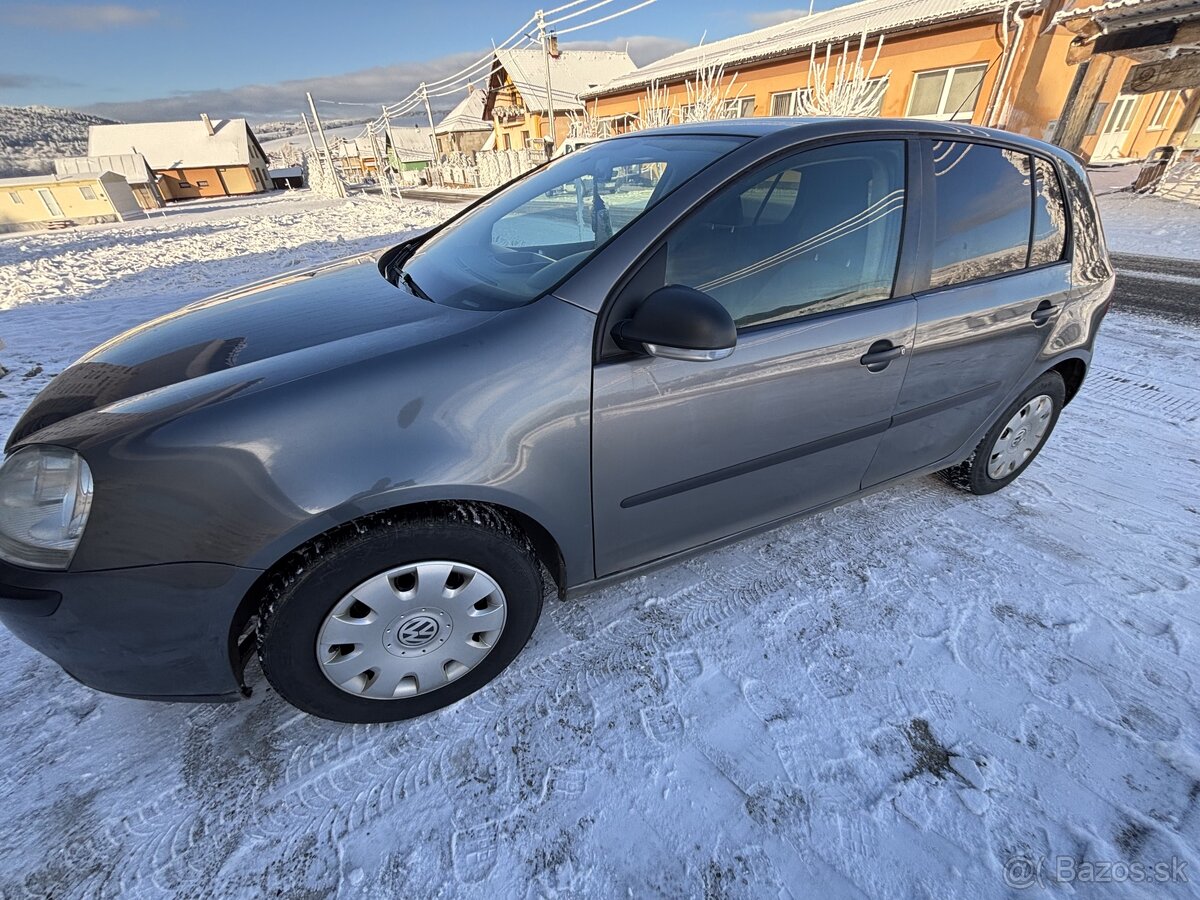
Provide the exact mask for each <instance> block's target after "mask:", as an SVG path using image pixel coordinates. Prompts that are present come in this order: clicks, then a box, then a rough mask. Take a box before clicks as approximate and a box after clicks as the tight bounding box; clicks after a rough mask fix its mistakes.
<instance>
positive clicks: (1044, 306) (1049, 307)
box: [1029, 300, 1058, 325]
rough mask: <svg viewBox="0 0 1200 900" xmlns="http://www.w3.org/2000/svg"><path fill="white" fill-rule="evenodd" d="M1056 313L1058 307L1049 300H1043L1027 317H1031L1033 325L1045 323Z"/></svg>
mask: <svg viewBox="0 0 1200 900" xmlns="http://www.w3.org/2000/svg"><path fill="white" fill-rule="evenodd" d="M1057 315H1058V307H1057V306H1055V305H1054V304H1053V303H1051V302H1050V301H1049V300H1043V301H1042V302H1041V303H1039V304H1038V306H1037V309H1035V310H1034V311H1033V312H1032V313H1030V314H1029V318H1031V319H1033V324H1034V325H1045V324H1046V323H1047V322H1049V321H1050V320H1051V319H1053V318H1054V317H1055V316H1057Z"/></svg>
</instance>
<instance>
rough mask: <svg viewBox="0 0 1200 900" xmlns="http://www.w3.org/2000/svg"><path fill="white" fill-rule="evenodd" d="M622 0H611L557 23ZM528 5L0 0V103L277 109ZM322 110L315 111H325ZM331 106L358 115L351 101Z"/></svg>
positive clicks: (441, 58)
mask: <svg viewBox="0 0 1200 900" xmlns="http://www.w3.org/2000/svg"><path fill="white" fill-rule="evenodd" d="M563 2H565V0H550V2H548V3H546V4H545V5H546V8H551V7H554V6H557V5H561V4H562V3H563ZM592 2H596V0H589V2H585V3H583V4H582V5H581V6H576V7H574V8H573V9H572V10H568V11H574V9H580V8H582V7H586V6H589V5H591V3H592ZM635 2H637V0H613V2H611V3H609V4H608V5H607V6H604V7H601V8H600V9H598V10H596V11H595V12H593V13H590V14H584V15H582V16H579V17H578V18H575V19H572V20H571V21H570V22H569V23H563V25H562V26H561V27H563V28H565V27H567V26H568V25H575V24H581V23H584V22H588V21H590V20H591V19H593V18H596V17H599V16H601V15H605V14H608V13H609V12H615V11H619V10H621V9H624V8H626V7H628V6H631V5H633V4H634V3H635ZM833 5H838V0H818V2H817V8H818V9H822V8H826V7H829V6H833ZM535 9H536V6H535V5H534V4H533V3H532V2H531V4H530V5H529V6H528V8H526V7H524V6H519V5H518V6H513V5H511V4H500V3H495V2H483V0H458V2H444V0H443V2H437V0H427V2H398V0H390V2H384V0H354V2H343V3H329V2H324V3H317V2H311V0H298V2H290V3H280V2H273V3H262V2H256V0H240V2H239V0H201V2H197V0H192V2H189V3H182V2H163V0H160V2H153V0H145V2H137V0H134V2H127V3H20V2H14V0H0V34H3V35H4V38H5V39H4V42H3V44H4V53H3V55H0V103H3V104H9V105H26V104H31V103H42V104H46V105H51V106H66V107H71V108H75V109H84V110H88V111H93V112H97V113H99V114H101V115H109V116H113V117H115V118H120V119H125V120H129V121H136V120H138V119H142V120H145V119H156V118H163V117H167V116H172V117H173V116H176V115H177V116H180V117H183V116H190V115H193V114H196V113H198V112H201V111H208V112H210V113H212V114H213V115H223V116H224V115H239V114H245V115H249V116H250V117H251V118H255V119H259V120H261V119H267V118H272V117H276V116H288V117H290V116H294V115H295V114H296V113H298V112H299V110H300V104H302V103H303V101H304V91H305V90H313V92H314V94H318V95H320V96H327V97H333V98H341V99H346V100H352V101H361V102H370V103H375V102H379V101H384V100H395V99H398V98H399V97H401V96H403V95H404V94H406V93H408V91H409V90H411V89H412V87H413V85H415V84H416V83H417V82H418V81H420V80H421V78H428V77H433V78H436V77H439V76H443V75H447V74H450V73H451V72H453V71H455V70H456V69H458V68H461V66H462V65H463V64H464V63H466V62H469V61H470V60H472V59H474V58H475V57H476V56H478V55H479V54H480V53H482V52H485V51H486V50H487V49H488V47H489V46H490V42H491V41H492V40H496V41H502V40H504V39H505V38H506V37H508V36H509V35H510V34H511V33H512V32H513V31H514V30H516V28H517V27H519V26H520V25H521V23H522V22H523V21H524V20H525V19H527V18H528V17H529V16H531V15H532V14H533V11H534V10H535ZM806 11H807V7H805V8H804V9H803V10H800V9H791V10H789V9H787V5H786V4H784V3H780V4H776V5H772V4H771V2H770V0H764V3H762V4H761V5H758V4H754V3H753V2H752V3H751V4H750V5H749V7H747V8H742V9H732V8H731V4H730V3H729V2H728V0H657V2H656V3H654V4H652V5H651V6H648V7H645V8H643V9H639V10H636V11H634V12H632V13H630V14H629V15H627V16H623V17H621V18H619V19H617V20H615V21H612V22H607V23H604V24H601V25H597V26H595V27H593V28H588V29H586V30H583V31H580V32H577V33H575V34H572V35H570V36H569V37H568V36H564V37H563V40H564V42H566V41H568V40H570V41H588V42H594V45H595V46H611V47H613V48H623V47H624V46H625V45H626V42H628V44H629V47H630V53H631V55H632V56H633V57H634V59H635V61H636V62H638V63H639V64H644V63H646V62H649V61H650V60H651V59H655V58H657V57H660V56H663V55H666V54H667V53H670V52H674V51H675V50H678V49H681V48H682V47H684V46H690V45H693V44H695V43H696V42H697V41H699V40H700V38H701V35H703V34H704V33H705V32H706V31H707V33H708V38H709V39H710V40H712V39H715V38H720V37H726V36H728V35H731V34H736V33H738V32H741V31H747V30H750V29H752V28H757V27H760V26H762V25H764V24H770V23H772V22H774V21H779V20H781V19H786V18H790V17H793V16H795V15H800V14H802V13H803V12H806ZM560 15H561V14H560ZM444 102H445V101H443V103H444ZM335 109H336V108H333V107H330V108H328V109H324V108H323V110H322V112H323V113H327V114H330V115H336V114H337V113H336V112H335V111H334V110H335ZM340 112H341V113H343V114H346V115H356V114H358V111H357V110H355V108H354V107H343V108H341V110H340ZM364 112H365V110H364Z"/></svg>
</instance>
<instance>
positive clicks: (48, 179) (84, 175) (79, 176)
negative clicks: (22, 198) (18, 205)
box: [0, 172, 120, 188]
mask: <svg viewBox="0 0 1200 900" xmlns="http://www.w3.org/2000/svg"><path fill="white" fill-rule="evenodd" d="M105 175H109V176H112V177H115V178H119V177H120V175H118V174H117V173H115V172H75V173H73V174H70V175H21V176H19V177H17V178H0V188H10V187H29V186H31V185H35V184H74V183H76V182H92V181H99V180H100V179H101V178H103V177H104V176H105Z"/></svg>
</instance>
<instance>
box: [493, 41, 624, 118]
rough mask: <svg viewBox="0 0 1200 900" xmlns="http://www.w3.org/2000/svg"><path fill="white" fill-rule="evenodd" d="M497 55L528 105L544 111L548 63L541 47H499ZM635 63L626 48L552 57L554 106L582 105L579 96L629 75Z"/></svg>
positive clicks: (582, 51)
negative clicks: (502, 48)
mask: <svg viewBox="0 0 1200 900" xmlns="http://www.w3.org/2000/svg"><path fill="white" fill-rule="evenodd" d="M496 57H497V59H499V60H500V65H502V66H503V67H504V71H505V72H507V73H508V77H509V79H510V80H511V81H512V83H513V84H514V85H516V88H517V90H518V91H519V92H520V94H521V99H522V100H523V101H524V103H525V108H526V109H527V110H529V111H530V112H542V111H545V110H546V109H547V108H548V105H547V103H546V63H545V56H544V55H543V53H542V51H541V50H497V51H496ZM635 68H636V67H635V66H634V64H633V60H632V59H630V58H629V54H628V53H626V52H624V51H623V50H563V51H561V52H560V53H559V54H558V56H556V57H551V59H550V87H551V89H552V90H553V91H554V107H555V109H561V110H566V109H580V108H582V107H581V104H580V102H579V97H580V96H581V95H583V94H585V93H587V92H588V91H592V90H594V89H595V88H597V87H599V86H601V85H604V84H607V83H608V82H611V81H612V80H613V79H619V78H620V77H621V76H626V75H627V74H628V73H630V72H632V71H633V70H634V69H635Z"/></svg>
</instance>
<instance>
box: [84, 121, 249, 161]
mask: <svg viewBox="0 0 1200 900" xmlns="http://www.w3.org/2000/svg"><path fill="white" fill-rule="evenodd" d="M212 127H213V134H209V133H208V127H207V126H206V125H205V123H204V122H203V121H202V120H201V119H192V120H189V121H186V122H145V123H142V124H137V125H93V126H92V127H91V128H89V129H88V156H113V155H120V154H126V153H140V154H141V155H142V156H144V157H146V162H148V163H149V164H150V168H152V169H155V170H157V171H161V170H163V169H192V168H201V167H208V166H248V165H250V162H251V149H250V148H251V147H252V146H254V147H258V139H257V138H256V137H254V135H253V133H252V132H251V131H250V126H249V125H248V124H247V123H246V120H245V119H213V120H212ZM261 149H262V148H261V147H258V150H259V152H260V153H261ZM264 158H265V155H264Z"/></svg>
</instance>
